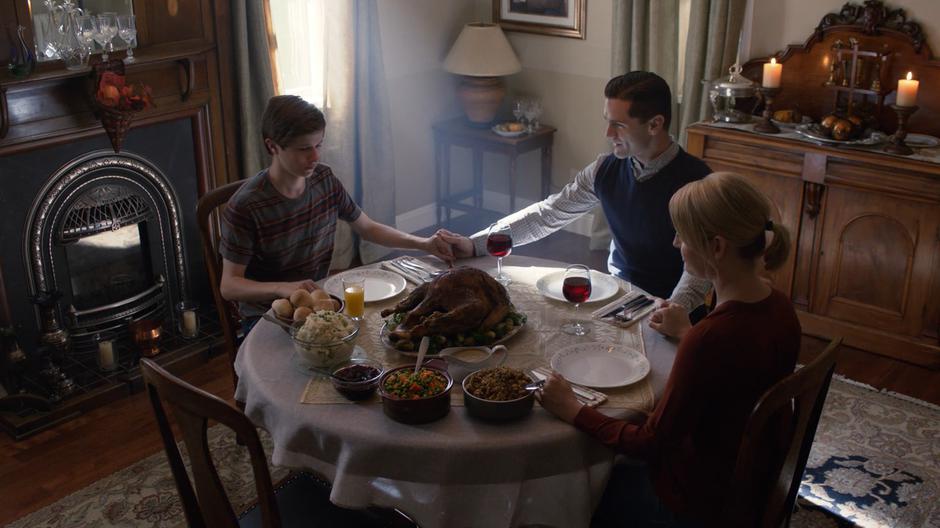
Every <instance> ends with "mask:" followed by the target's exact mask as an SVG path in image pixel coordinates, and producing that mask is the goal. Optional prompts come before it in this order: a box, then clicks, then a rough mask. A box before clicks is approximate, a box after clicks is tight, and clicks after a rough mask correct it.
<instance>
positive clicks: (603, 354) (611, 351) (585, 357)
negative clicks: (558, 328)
mask: <svg viewBox="0 0 940 528" xmlns="http://www.w3.org/2000/svg"><path fill="white" fill-rule="evenodd" d="M551 365H552V369H554V370H555V372H557V373H559V374H561V375H562V376H564V378H565V379H566V380H568V381H570V382H571V383H576V384H578V385H584V386H585V387H594V388H595V389H609V388H613V387H623V386H625V385H630V384H631V383H636V382H638V381H640V380H641V379H643V378H645V377H646V375H647V374H649V372H650V362H649V361H648V360H647V359H646V357H645V356H644V355H643V354H641V353H640V352H639V351H637V350H634V349H632V348H627V347H625V346H623V345H605V344H603V343H584V344H578V345H571V346H567V347H565V348H562V349H561V350H559V351H558V352H557V353H556V354H555V356H554V357H552V361H551Z"/></svg>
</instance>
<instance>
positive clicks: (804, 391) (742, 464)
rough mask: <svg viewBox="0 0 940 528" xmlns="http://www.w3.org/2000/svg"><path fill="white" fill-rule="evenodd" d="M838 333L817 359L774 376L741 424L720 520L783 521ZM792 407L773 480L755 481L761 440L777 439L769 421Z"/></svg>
mask: <svg viewBox="0 0 940 528" xmlns="http://www.w3.org/2000/svg"><path fill="white" fill-rule="evenodd" d="M841 344H842V338H841V337H837V338H835V339H833V340H832V341H831V342H830V343H829V346H827V347H826V349H825V350H824V351H823V353H822V354H820V355H819V357H817V358H816V359H814V360H813V361H811V362H810V363H809V364H807V365H806V366H804V367H803V368H801V369H799V370H797V371H796V372H794V373H793V374H791V375H789V376H787V377H786V378H784V379H783V380H781V381H779V382H778V383H777V384H776V385H774V386H773V387H771V388H770V389H768V390H767V392H765V393H764V395H763V396H762V397H761V399H760V400H758V401H757V404H756V405H755V406H754V410H753V411H752V412H751V416H750V418H749V419H748V422H747V425H746V426H745V429H744V435H743V437H742V439H741V446H740V448H739V449H738V459H737V462H736V463H735V467H734V477H733V479H732V490H731V493H729V494H728V497H727V500H726V502H725V504H724V505H723V510H722V518H723V522H722V523H721V524H722V525H723V526H759V527H761V528H780V527H782V526H787V525H788V524H789V522H790V515H791V514H792V513H793V505H794V503H795V502H796V496H797V493H798V492H799V489H800V483H801V482H802V479H803V471H804V470H805V469H806V459H807V458H808V457H809V452H810V448H811V447H812V445H813V438H814V437H815V436H816V426H817V425H819V417H820V415H822V409H823V404H825V402H826V394H827V393H828V392H829V383H830V381H831V380H832V373H833V371H834V370H835V365H836V355H837V351H838V349H839V346H840V345H841ZM788 410H789V411H792V413H793V420H792V421H791V422H790V426H791V427H790V435H789V442H787V441H786V440H787V439H783V441H782V442H783V443H785V444H786V446H787V447H786V453H785V455H784V458H783V460H782V461H777V466H776V467H775V473H774V474H773V475H772V477H773V481H772V482H755V479H754V478H753V468H754V463H755V462H756V460H755V459H756V457H757V454H758V453H759V452H761V450H760V447H761V446H762V443H763V442H781V439H779V438H773V437H771V436H770V434H769V424H770V423H771V421H772V420H773V419H774V418H775V417H777V416H779V413H781V412H787V411H788Z"/></svg>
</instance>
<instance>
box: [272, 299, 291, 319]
mask: <svg viewBox="0 0 940 528" xmlns="http://www.w3.org/2000/svg"><path fill="white" fill-rule="evenodd" d="M271 308H272V309H273V310H274V314H275V315H277V316H278V317H291V316H293V315H294V307H293V306H291V303H290V301H288V300H287V299H275V300H274V302H273V303H271Z"/></svg>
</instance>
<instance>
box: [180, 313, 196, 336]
mask: <svg viewBox="0 0 940 528" xmlns="http://www.w3.org/2000/svg"><path fill="white" fill-rule="evenodd" d="M196 330H197V327H196V312H194V311H193V310H185V311H183V337H196Z"/></svg>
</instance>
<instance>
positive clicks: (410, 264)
mask: <svg viewBox="0 0 940 528" xmlns="http://www.w3.org/2000/svg"><path fill="white" fill-rule="evenodd" d="M399 263H401V265H402V266H404V267H406V268H408V269H410V270H412V271H415V272H417V273H421V274H423V275H425V276H426V277H427V278H428V279H429V280H430V279H434V278H436V277H438V276H440V275H443V274H445V273H447V272H446V271H441V270H433V271H431V270H428V268H425V267H424V266H422V265H420V264H418V263H416V262H414V261H412V260H411V259H407V258H403V259H400V260H399Z"/></svg>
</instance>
